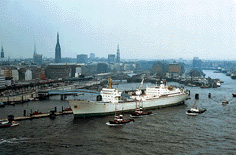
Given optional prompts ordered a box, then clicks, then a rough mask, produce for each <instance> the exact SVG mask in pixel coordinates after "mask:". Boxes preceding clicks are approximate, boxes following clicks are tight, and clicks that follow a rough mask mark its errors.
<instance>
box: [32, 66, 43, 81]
mask: <svg viewBox="0 0 236 155" xmlns="http://www.w3.org/2000/svg"><path fill="white" fill-rule="evenodd" d="M31 69H32V79H35V80H36V81H38V80H40V74H41V70H42V69H41V67H36V66H34V67H31Z"/></svg>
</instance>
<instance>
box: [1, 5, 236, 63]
mask: <svg viewBox="0 0 236 155" xmlns="http://www.w3.org/2000/svg"><path fill="white" fill-rule="evenodd" d="M35 6H37V7H35ZM0 14H1V15H0V20H1V23H2V24H1V25H0V28H1V29H0V36H1V37H0V43H1V44H2V46H3V48H4V54H5V57H9V56H10V57H11V58H21V57H23V58H32V53H33V52H32V51H33V48H32V47H33V45H34V44H35V43H36V44H37V52H38V53H39V54H42V55H43V57H45V56H46V57H48V58H55V45H56V41H55V36H56V34H57V32H59V33H60V45H61V57H62V58H63V57H71V58H76V55H78V54H87V55H89V54H90V53H95V55H96V57H107V56H108V54H116V53H117V51H116V50H117V44H119V45H120V47H121V49H120V50H121V53H122V54H121V58H122V59H173V58H175V59H176V58H183V59H192V58H193V57H199V58H200V59H213V60H235V57H236V52H235V50H236V49H235V45H236V38H235V36H236V31H235V26H236V23H235V21H234V20H233V19H234V18H235V16H236V3H235V1H233V0H231V1H226V2H222V1H220V0H207V1H204V2H200V1H198V2H196V1H193V0H190V1H189V0H178V1H174V0H167V1H164V0H158V1H154V0H147V1H139V0H136V1H131V0H130V1H117V2H112V1H105V0H103V1H99V2H96V1H74V0H71V1H69V2H68V1H59V2H52V1H47V0H46V1H41V2H38V1H27V0H21V1H18V0H15V1H7V0H2V1H1V2H0Z"/></svg>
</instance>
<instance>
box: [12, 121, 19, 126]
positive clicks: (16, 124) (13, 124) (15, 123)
mask: <svg viewBox="0 0 236 155" xmlns="http://www.w3.org/2000/svg"><path fill="white" fill-rule="evenodd" d="M18 125H19V123H18V122H16V121H12V122H11V126H18Z"/></svg>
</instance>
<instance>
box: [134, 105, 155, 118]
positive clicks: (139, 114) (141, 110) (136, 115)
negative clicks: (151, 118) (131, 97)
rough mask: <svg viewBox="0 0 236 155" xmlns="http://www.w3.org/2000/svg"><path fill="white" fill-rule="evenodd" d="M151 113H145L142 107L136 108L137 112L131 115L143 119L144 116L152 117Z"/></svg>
mask: <svg viewBox="0 0 236 155" xmlns="http://www.w3.org/2000/svg"><path fill="white" fill-rule="evenodd" d="M150 114H152V112H151V111H143V109H142V107H139V108H136V110H135V112H132V113H131V114H130V117H142V116H143V115H150Z"/></svg>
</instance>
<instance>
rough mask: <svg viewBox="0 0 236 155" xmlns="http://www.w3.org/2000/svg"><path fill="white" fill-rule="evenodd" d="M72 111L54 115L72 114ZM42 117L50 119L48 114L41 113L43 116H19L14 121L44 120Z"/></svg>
mask: <svg viewBox="0 0 236 155" xmlns="http://www.w3.org/2000/svg"><path fill="white" fill-rule="evenodd" d="M72 113H73V112H72V111H63V112H61V111H60V112H56V113H54V114H55V115H56V116H59V115H65V114H72ZM44 117H50V113H43V114H37V115H30V116H21V117H14V120H15V121H23V120H32V119H35V118H44ZM1 120H3V121H7V120H8V119H7V118H4V119H1Z"/></svg>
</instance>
